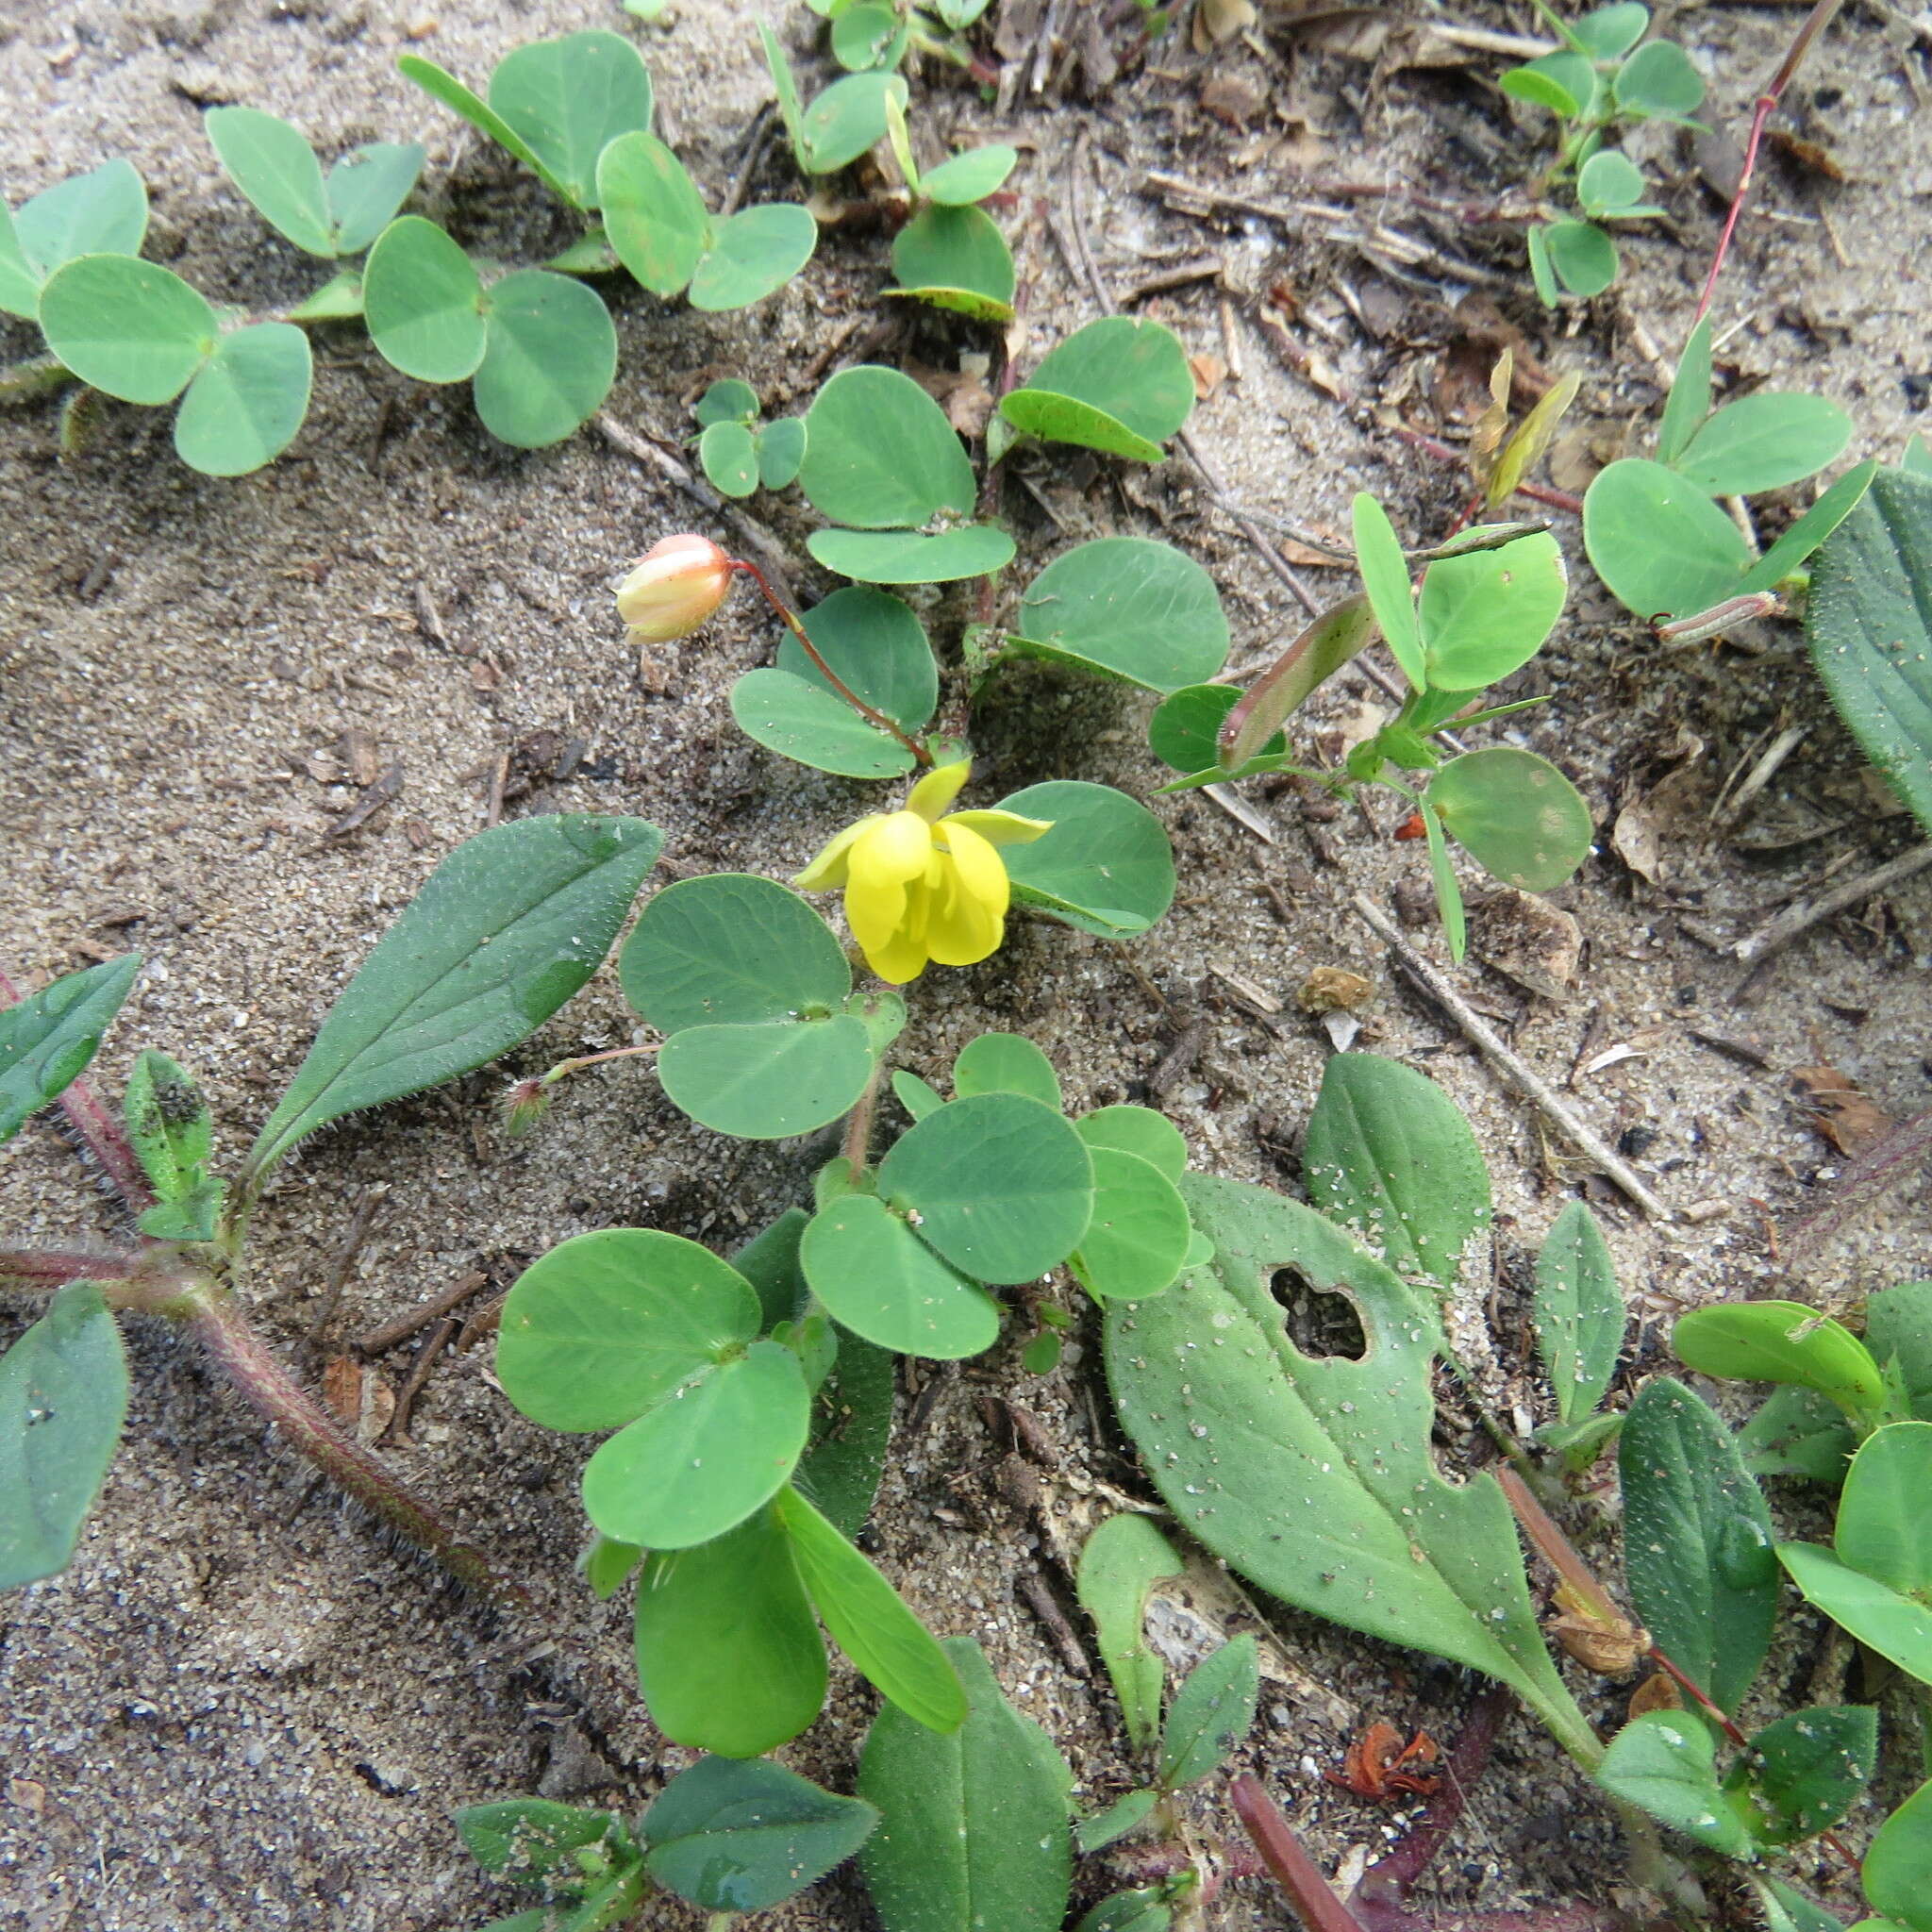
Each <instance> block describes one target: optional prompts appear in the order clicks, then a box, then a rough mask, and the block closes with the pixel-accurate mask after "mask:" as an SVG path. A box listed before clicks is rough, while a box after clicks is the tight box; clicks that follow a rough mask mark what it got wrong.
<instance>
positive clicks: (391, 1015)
mask: <svg viewBox="0 0 1932 1932" xmlns="http://www.w3.org/2000/svg"><path fill="white" fill-rule="evenodd" d="M663 845H664V835H663V833H662V832H660V831H659V830H658V828H657V826H656V825H653V824H647V823H646V822H645V821H644V820H642V819H624V818H604V817H599V816H595V815H592V814H590V813H578V812H570V813H562V814H555V815H548V816H544V817H541V818H531V819H519V820H517V821H515V822H514V823H513V824H505V825H495V826H492V827H491V829H490V830H489V831H487V832H479V833H478V834H477V835H476V836H475V838H474V839H469V840H466V841H464V842H463V843H462V844H460V845H458V847H457V848H456V850H455V851H454V852H452V853H451V854H450V855H449V857H448V858H445V859H444V860H443V861H442V863H441V865H439V866H438V867H437V868H436V870H435V872H433V873H432V874H430V875H429V878H428V880H427V881H426V882H425V885H424V887H423V889H422V891H420V892H418V893H417V895H416V897H415V898H414V899H413V900H412V901H411V902H410V903H409V905H408V907H407V908H405V910H404V911H403V914H402V916H401V917H400V918H399V919H398V920H397V921H396V922H395V924H393V925H391V927H390V929H389V931H388V932H386V933H385V934H384V935H383V937H382V938H381V939H380V940H379V941H377V942H376V946H375V951H374V952H372V953H371V954H370V956H369V958H367V959H366V960H365V961H364V962H363V964H362V967H361V970H360V971H359V972H358V974H356V976H355V978H354V979H353V980H351V981H350V983H349V985H348V987H347V989H346V990H345V991H343V993H342V995H341V998H340V999H339V1000H337V1002H336V1004H335V1007H334V1008H333V1009H332V1010H331V1011H330V1013H329V1016H328V1018H327V1019H325V1021H324V1022H323V1024H322V1030H321V1031H320V1032H319V1033H318V1034H317V1035H316V1037H315V1044H314V1045H313V1046H312V1047H311V1048H310V1049H309V1051H308V1058H306V1059H305V1060H304V1061H303V1062H302V1064H301V1066H300V1067H299V1068H298V1069H297V1070H296V1074H295V1077H294V1079H293V1080H292V1081H291V1083H290V1085H289V1090H288V1091H287V1093H286V1094H284V1096H283V1098H282V1101H281V1104H280V1105H279V1106H278V1107H277V1108H275V1112H274V1113H273V1114H272V1115H271V1116H270V1118H269V1121H268V1124H267V1125H266V1126H264V1127H263V1128H262V1130H261V1134H260V1136H259V1138H258V1140H257V1141H256V1143H255V1146H254V1149H253V1150H252V1152H251V1153H250V1155H249V1157H248V1167H247V1172H248V1174H249V1176H250V1177H251V1178H252V1179H253V1180H256V1181H258V1180H259V1179H260V1177H261V1176H262V1175H263V1174H266V1173H267V1172H268V1170H269V1169H270V1168H271V1167H273V1166H274V1165H275V1162H276V1161H277V1160H279V1159H280V1158H282V1156H283V1155H285V1154H286V1153H288V1152H289V1150H290V1149H291V1147H293V1146H294V1145H295V1144H296V1142H297V1141H301V1140H302V1139H304V1138H305V1137H306V1136H307V1135H308V1134H311V1133H313V1132H314V1131H315V1129H316V1128H317V1127H320V1126H324V1125H325V1124H327V1123H328V1122H330V1121H333V1120H340V1119H341V1116H342V1115H344V1114H347V1113H355V1112H358V1111H359V1110H361V1109H362V1108H370V1107H380V1106H382V1105H383V1104H384V1103H385V1102H387V1101H391V1100H400V1099H402V1098H403V1097H404V1095H406V1094H409V1093H418V1092H421V1091H422V1090H423V1089H424V1088H425V1087H434V1086H437V1085H440V1084H441V1082H442V1081H444V1080H450V1079H454V1078H455V1077H456V1076H457V1075H458V1074H467V1073H469V1072H471V1071H472V1070H473V1069H474V1068H476V1067H480V1066H483V1065H485V1064H486V1063H487V1062H488V1061H490V1060H493V1059H495V1058H498V1056H499V1055H502V1054H505V1053H508V1051H509V1049H510V1048H511V1047H513V1046H515V1045H517V1044H519V1043H520V1042H521V1041H525V1040H527V1039H528V1038H529V1037H530V1035H531V1034H532V1033H534V1032H535V1031H536V1030H537V1028H538V1027H540V1026H541V1025H542V1024H543V1023H544V1022H545V1021H546V1020H548V1019H549V1018H550V1016H551V1014H553V1013H554V1012H556V1011H557V1009H558V1008H559V1007H560V1006H562V1005H563V1003H564V1001H566V1000H567V999H569V998H570V997H571V995H572V994H573V993H575V991H577V990H578V989H579V988H580V987H581V986H582V985H583V984H584V982H585V981H586V980H588V979H589V978H590V976H591V974H592V973H594V972H595V971H596V970H597V967H598V966H599V964H600V963H601V962H602V960H603V958H604V956H605V954H606V953H608V951H609V949H610V943H611V941H613V940H614V939H615V938H616V937H617V929H618V927H619V926H620V925H621V924H623V922H624V918H625V913H627V912H628V911H629V909H630V903H631V900H632V899H633V898H634V897H635V896H636V894H637V890H638V888H639V886H640V885H641V884H642V883H643V878H644V874H646V873H647V872H649V871H650V869H651V867H652V866H653V865H654V864H655V863H656V862H657V858H658V853H659V852H660V851H661V850H662V849H663Z"/></svg>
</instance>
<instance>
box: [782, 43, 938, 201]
mask: <svg viewBox="0 0 1932 1932" xmlns="http://www.w3.org/2000/svg"><path fill="white" fill-rule="evenodd" d="M758 43H759V45H760V46H762V47H763V49H764V53H765V64H766V66H768V67H769V68H770V69H771V71H772V85H773V87H774V89H775V90H776V91H777V95H778V116H779V119H780V120H781V121H783V123H784V124H785V133H786V137H787V138H788V139H789V140H790V142H791V158H792V159H793V160H795V161H796V162H797V163H798V172H799V173H800V174H801V175H836V174H837V173H838V172H839V170H840V169H841V168H849V167H850V166H851V165H852V163H853V162H854V161H856V160H858V158H859V156H860V155H862V154H864V153H865V152H866V150H867V149H868V148H870V147H872V146H873V145H874V142H880V141H883V140H884V139H885V138H886V133H887V122H886V113H887V103H888V102H889V101H896V102H897V103H898V104H899V106H900V108H902V109H903V108H904V107H905V105H906V100H907V90H906V83H905V81H904V80H902V79H901V78H900V76H899V75H896V74H892V73H889V72H886V71H884V70H882V69H875V70H874V71H872V72H869V73H865V74H848V75H846V76H845V77H844V78H843V79H842V80H835V81H834V82H833V83H832V84H831V86H830V87H828V88H826V89H825V91H824V92H823V93H822V94H819V95H817V96H815V97H814V99H813V100H812V102H811V104H810V105H809V106H807V105H806V104H805V103H804V101H803V100H802V99H801V98H800V95H799V92H798V81H797V78H796V76H795V75H793V74H792V72H791V62H790V61H789V60H788V59H786V58H785V50H784V48H782V47H781V46H780V45H779V44H778V38H777V36H776V35H775V34H774V33H773V31H772V29H771V28H770V27H769V26H767V25H765V23H764V22H763V21H759V22H758Z"/></svg>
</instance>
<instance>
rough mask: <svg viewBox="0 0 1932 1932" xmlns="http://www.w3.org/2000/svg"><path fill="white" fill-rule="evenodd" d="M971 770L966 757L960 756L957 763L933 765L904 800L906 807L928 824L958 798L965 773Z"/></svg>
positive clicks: (964, 781) (963, 783)
mask: <svg viewBox="0 0 1932 1932" xmlns="http://www.w3.org/2000/svg"><path fill="white" fill-rule="evenodd" d="M972 770H973V766H972V764H971V762H970V761H969V760H968V759H965V758H961V759H959V761H958V763H957V764H951V765H935V766H934V767H933V769H932V770H931V771H929V772H928V773H927V774H925V776H924V777H923V778H922V779H921V780H920V781H919V783H918V784H917V785H915V786H914V787H913V788H912V790H911V792H910V793H909V794H908V797H907V800H906V809H907V810H908V811H916V812H917V813H918V814H919V816H920V817H921V818H923V819H924V820H925V821H926V822H927V823H928V824H931V823H932V821H933V820H935V819H937V818H938V817H939V815H940V814H941V812H942V811H944V810H945V808H947V806H949V805H951V804H952V802H953V801H954V799H956V798H958V795H959V792H960V791H961V789H962V788H963V787H964V785H965V783H966V778H967V774H969V773H970V772H971V771H972Z"/></svg>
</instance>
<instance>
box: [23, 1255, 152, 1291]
mask: <svg viewBox="0 0 1932 1932" xmlns="http://www.w3.org/2000/svg"><path fill="white" fill-rule="evenodd" d="M141 1264H142V1257H141V1256H140V1255H139V1254H134V1253H129V1254H121V1255H92V1254H85V1253H82V1252H81V1251H80V1250H78V1249H71V1248H70V1249H48V1250H45V1251H42V1250H41V1249H38V1248H0V1288H5V1289H10V1290H13V1291H16V1292H19V1293H24V1294H52V1293H53V1292H54V1291H55V1290H56V1289H57V1288H65V1287H66V1286H67V1284H68V1283H69V1282H71V1281H103V1282H108V1281H126V1280H128V1279H130V1278H131V1277H132V1276H133V1275H135V1274H137V1273H139V1271H140V1269H141Z"/></svg>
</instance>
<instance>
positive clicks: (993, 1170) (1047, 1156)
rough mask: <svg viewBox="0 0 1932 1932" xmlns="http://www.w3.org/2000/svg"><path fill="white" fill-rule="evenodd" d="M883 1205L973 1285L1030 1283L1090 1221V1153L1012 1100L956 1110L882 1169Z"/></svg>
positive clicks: (928, 1120) (924, 1126)
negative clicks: (911, 1219)
mask: <svg viewBox="0 0 1932 1932" xmlns="http://www.w3.org/2000/svg"><path fill="white" fill-rule="evenodd" d="M878 1188H879V1196H880V1198H881V1199H882V1200H883V1201H885V1202H887V1203H888V1204H889V1205H891V1207H894V1208H899V1209H901V1210H903V1211H906V1212H908V1214H916V1215H917V1216H918V1221H917V1223H916V1227H917V1231H918V1235H919V1238H920V1240H921V1241H924V1242H926V1243H927V1244H928V1245H929V1246H931V1247H933V1248H936V1249H937V1250H938V1251H939V1253H940V1254H941V1255H942V1256H943V1257H945V1258H946V1259H947V1260H948V1261H950V1262H951V1263H952V1264H953V1265H954V1267H956V1268H958V1269H959V1270H961V1271H962V1272H963V1273H965V1274H970V1275H972V1276H973V1278H974V1280H976V1281H992V1282H1019V1281H1030V1280H1032V1279H1033V1278H1034V1277H1035V1276H1036V1275H1040V1274H1045V1273H1046V1271H1047V1270H1048V1269H1049V1268H1052V1267H1055V1266H1057V1265H1058V1263H1059V1262H1061V1261H1064V1260H1065V1259H1066V1257H1067V1256H1068V1255H1069V1254H1071V1253H1072V1252H1073V1250H1074V1247H1076V1246H1077V1245H1078V1243H1079V1241H1080V1237H1081V1236H1082V1235H1083V1234H1084V1233H1085V1232H1086V1230H1087V1224H1088V1222H1089V1221H1090V1220H1091V1218H1092V1213H1093V1162H1092V1158H1091V1156H1090V1155H1089V1154H1088V1152H1087V1147H1086V1143H1085V1142H1084V1141H1082V1140H1081V1139H1080V1137H1079V1135H1077V1134H1076V1133H1074V1130H1073V1128H1072V1127H1070V1126H1069V1125H1068V1124H1067V1123H1066V1122H1065V1121H1064V1120H1062V1119H1061V1118H1060V1116H1059V1115H1058V1114H1057V1113H1056V1112H1055V1111H1054V1110H1053V1109H1052V1108H1048V1107H1042V1106H1041V1103H1040V1102H1039V1101H1037V1100H1028V1099H1026V1098H1025V1097H1024V1095H1021V1094H1018V1093H980V1094H974V1095H973V1096H971V1097H970V1098H968V1099H965V1100H955V1101H952V1102H951V1103H949V1104H948V1105H947V1106H945V1107H942V1108H940V1109H939V1111H938V1112H937V1113H931V1114H928V1115H927V1116H926V1117H925V1119H924V1120H923V1121H920V1122H919V1123H917V1124H915V1125H914V1126H912V1127H910V1128H908V1130H907V1132H906V1133H905V1134H903V1135H902V1136H901V1137H900V1138H899V1140H898V1141H895V1142H894V1143H893V1146H892V1151H891V1153H890V1154H888V1155H887V1156H886V1158H885V1159H884V1161H882V1162H881V1163H880V1166H879V1174H878Z"/></svg>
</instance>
